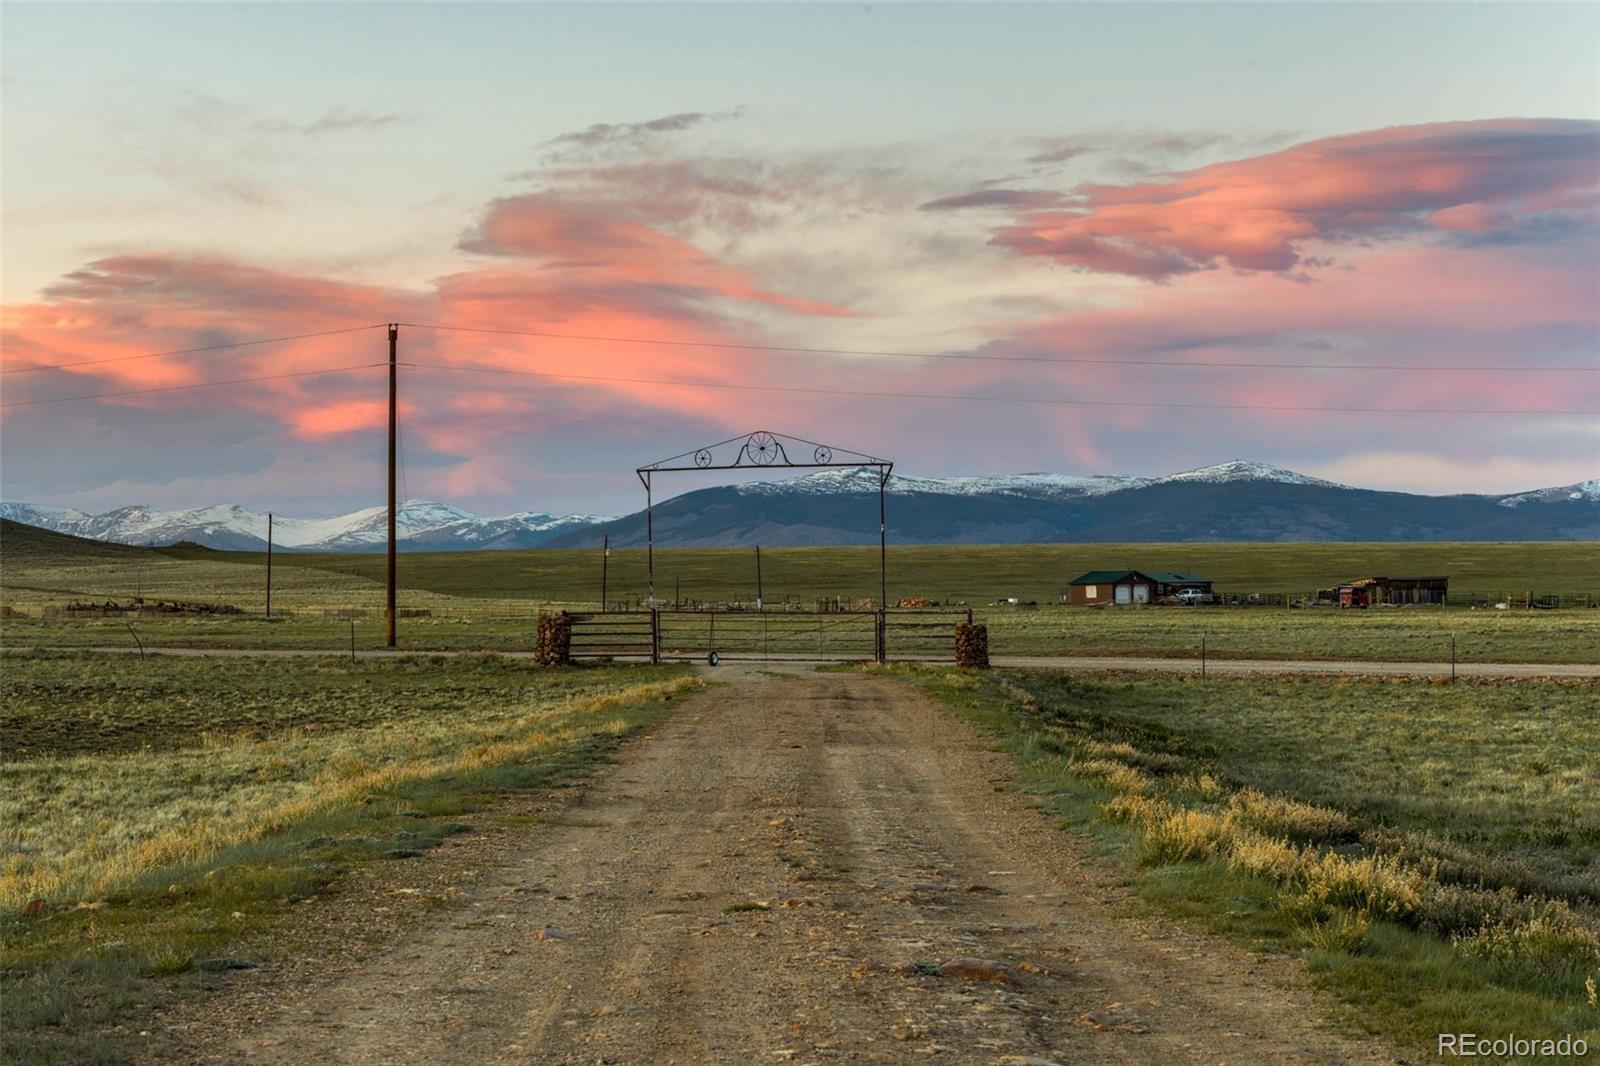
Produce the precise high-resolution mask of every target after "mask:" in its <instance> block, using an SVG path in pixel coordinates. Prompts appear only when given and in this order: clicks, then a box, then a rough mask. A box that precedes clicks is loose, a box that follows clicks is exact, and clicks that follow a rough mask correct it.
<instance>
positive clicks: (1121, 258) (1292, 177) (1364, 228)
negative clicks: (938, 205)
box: [991, 119, 1600, 281]
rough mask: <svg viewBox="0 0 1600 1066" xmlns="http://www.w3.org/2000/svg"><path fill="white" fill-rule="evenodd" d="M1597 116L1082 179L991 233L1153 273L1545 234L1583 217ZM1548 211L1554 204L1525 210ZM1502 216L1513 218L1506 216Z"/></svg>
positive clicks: (1346, 139) (1089, 264) (1100, 265)
mask: <svg viewBox="0 0 1600 1066" xmlns="http://www.w3.org/2000/svg"><path fill="white" fill-rule="evenodd" d="M1597 156H1600V123H1596V122H1589V121H1578V120H1553V119H1550V120H1544V119H1537V120H1536V119H1502V120H1491V121H1482V122H1448V123H1435V124H1432V125H1424V126H1398V127H1391V128H1388V129H1382V130H1374V131H1370V132H1365V133H1357V134H1350V135H1347V136H1341V137H1329V138H1326V139H1324V140H1318V141H1310V142H1308V143H1305V144H1300V145H1296V146H1294V147H1292V148H1288V149H1285V150H1283V151H1280V152H1273V153H1270V154H1267V155H1262V156H1256V157H1254V158H1250V159H1242V160H1236V161H1232V162H1227V163H1218V164H1214V165H1212V166H1206V167H1201V168H1199V169H1198V170H1193V171H1189V172H1187V173H1182V174H1178V175H1176V176H1174V177H1173V178H1171V179H1170V180H1166V181H1152V182H1140V183H1137V184H1133V185H1125V186H1116V185H1084V186H1080V187H1079V188H1077V189H1076V190H1074V192H1075V194H1076V199H1077V203H1076V204H1073V205H1070V206H1067V207H1063V208H1061V209H1058V210H1038V211H1029V212H1026V213H1024V214H1022V215H1020V216H1019V217H1018V219H1017V221H1016V222H1015V223H1014V224H1012V225H1009V226H1005V227H1002V228H1000V229H998V230H996V231H995V233H994V234H993V239H992V241H991V243H993V244H996V245H998V246H1000V247H1004V248H1009V249H1011V250H1013V251H1015V252H1018V253H1020V254H1023V255H1037V256H1047V257H1049V258H1052V259H1055V260H1057V261H1058V262H1061V263H1065V264H1068V265H1070V266H1075V267H1079V268H1082V269H1084V270H1089V271H1096V272H1104V273H1115V274H1128V275H1132V276H1134V277H1141V278H1147V279H1149V280H1153V281H1161V280H1165V279H1167V278H1171V277H1174V276H1176V275H1180V274H1189V273H1193V272H1195V271H1199V270H1206V269H1210V268H1214V267H1215V266H1217V265H1219V264H1224V263H1225V264H1227V265H1229V266H1232V267H1234V268H1236V269H1240V270H1255V271H1269V272H1274V273H1284V272H1288V271H1292V270H1295V269H1298V268H1301V267H1303V266H1304V265H1306V262H1307V260H1306V255H1305V247H1306V245H1307V244H1308V243H1309V242H1312V241H1324V242H1338V241H1341V240H1355V241H1362V240H1369V239H1374V238H1389V237H1395V236H1401V235H1408V234H1416V233H1421V232H1426V231H1428V230H1429V229H1430V227H1432V228H1436V229H1443V230H1451V231H1467V232H1470V233H1474V234H1479V235H1483V234H1487V233H1489V232H1490V231H1491V230H1499V231H1503V232H1502V233H1501V236H1502V237H1503V239H1506V240H1514V239H1547V238H1549V237H1551V236H1559V235H1560V234H1561V233H1562V232H1563V231H1565V232H1570V231H1572V230H1574V229H1578V228H1582V227H1593V226H1594V225H1595V222H1596V215H1595V210H1594V201H1593V196H1592V194H1593V193H1594V190H1595V184H1596V174H1595V159H1596V158H1597ZM1551 213H1555V214H1556V215H1557V216H1558V217H1554V218H1548V217H1544V218H1541V217H1535V216H1539V215H1548V214H1551ZM1508 223H1516V225H1508Z"/></svg>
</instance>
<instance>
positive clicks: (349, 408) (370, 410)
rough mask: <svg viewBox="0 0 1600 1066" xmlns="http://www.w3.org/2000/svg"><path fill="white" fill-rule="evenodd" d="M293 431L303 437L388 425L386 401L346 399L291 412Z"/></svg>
mask: <svg viewBox="0 0 1600 1066" xmlns="http://www.w3.org/2000/svg"><path fill="white" fill-rule="evenodd" d="M292 418H293V426H294V431H295V432H296V433H297V434H299V435H300V436H303V437H331V436H335V435H337V434H340V433H353V432H355V431H356V430H362V429H380V428H383V427H386V426H387V425H388V424H389V404H388V402H387V401H386V400H346V401H343V402H339V403H330V404H324V405H323V406H320V407H312V408H308V409H306V410H303V411H297V412H294V414H293V415H292Z"/></svg>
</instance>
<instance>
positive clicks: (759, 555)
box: [756, 544, 762, 611]
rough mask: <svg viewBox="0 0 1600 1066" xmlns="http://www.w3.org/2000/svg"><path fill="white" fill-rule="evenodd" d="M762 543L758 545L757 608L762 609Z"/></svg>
mask: <svg viewBox="0 0 1600 1066" xmlns="http://www.w3.org/2000/svg"><path fill="white" fill-rule="evenodd" d="M761 598H762V597H761V545H759V544H757V545H756V610H758V611H759V610H761V609H762V606H761Z"/></svg>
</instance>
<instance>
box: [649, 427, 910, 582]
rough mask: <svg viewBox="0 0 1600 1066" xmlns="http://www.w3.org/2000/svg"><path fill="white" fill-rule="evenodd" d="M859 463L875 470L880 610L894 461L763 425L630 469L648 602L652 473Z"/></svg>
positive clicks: (652, 550)
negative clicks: (639, 507) (639, 513)
mask: <svg viewBox="0 0 1600 1066" xmlns="http://www.w3.org/2000/svg"><path fill="white" fill-rule="evenodd" d="M864 466H865V467H872V468H873V469H875V470H876V471H877V472H878V609H879V610H880V611H881V610H884V609H885V608H887V607H888V606H889V602H888V594H889V579H888V573H889V570H888V546H887V530H888V521H887V520H888V513H887V510H886V508H885V503H884V494H885V491H886V489H887V488H888V485H889V475H890V474H891V473H893V472H894V463H892V462H890V461H889V460H887V459H879V458H877V457H876V456H872V455H864V454H863V453H861V452H852V451H848V450H846V449H844V448H834V447H832V446H830V445H827V444H818V443H817V442H816V441H814V440H802V439H801V438H799V437H787V436H784V435H783V434H781V433H769V432H767V431H766V430H757V431H756V432H754V433H746V434H743V435H741V436H737V437H729V438H728V439H727V440H723V441H718V442H717V443H715V444H708V445H706V446H705V447H704V448H696V449H695V450H694V451H690V452H684V453H682V454H681V455H674V456H670V457H668V458H666V459H662V460H659V461H658V462H654V463H650V464H649V465H648V466H641V467H639V468H638V469H637V470H636V471H635V473H637V474H638V475H639V480H640V481H641V482H643V483H644V522H645V525H644V528H645V549H646V555H645V558H646V560H647V565H648V567H649V570H650V603H651V605H652V606H654V605H655V602H656V530H655V511H654V508H655V496H654V488H653V486H652V484H651V479H652V478H653V477H654V476H655V475H656V474H668V473H672V472H674V471H696V470H818V469H827V468H851V467H864Z"/></svg>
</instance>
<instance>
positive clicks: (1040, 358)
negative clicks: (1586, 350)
mask: <svg viewBox="0 0 1600 1066" xmlns="http://www.w3.org/2000/svg"><path fill="white" fill-rule="evenodd" d="M400 325H402V326H409V327H411V328H413V329H432V330H443V331H446V332H450V333H494V334H500V335H502V336H508V337H543V338H546V339H550V340H571V341H602V342H605V343H608V344H653V345H659V346H665V347H673V348H720V349H727V350H732V351H747V352H794V353H798V354H802V355H865V356H883V357H888V358H895V359H958V360H964V361H969V362H976V363H1060V364H1064V365H1083V366H1164V367H1175V368H1179V369H1182V368H1185V367H1211V368H1217V367H1225V368H1232V369H1245V370H1408V371H1419V370H1421V371H1426V370H1449V371H1470V370H1490V371H1504V372H1511V373H1522V372H1526V371H1558V372H1562V373H1580V374H1582V373H1600V364H1596V365H1595V366H1455V365H1446V364H1442V363H1417V364H1395V363H1248V362H1237V361H1232V360H1215V359H1213V360H1195V361H1191V362H1185V361H1183V360H1177V359H1093V358H1088V357H1078V356H1054V355H976V354H970V353H965V352H882V351H868V350H864V349H857V348H801V347H792V346H788V345H781V344H734V343H731V342H719V341H676V340H658V339H653V338H648V337H602V336H595V335H591V334H584V333H547V332H544V331H542V330H531V329H489V328H486V327H480V326H444V325H434V324H430V323H427V322H401V323H400Z"/></svg>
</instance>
